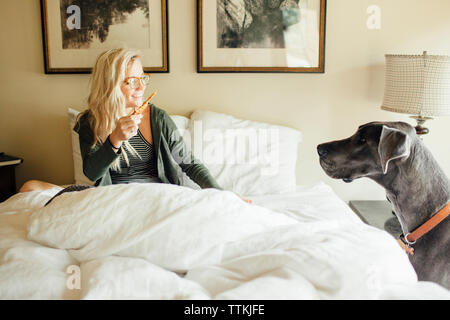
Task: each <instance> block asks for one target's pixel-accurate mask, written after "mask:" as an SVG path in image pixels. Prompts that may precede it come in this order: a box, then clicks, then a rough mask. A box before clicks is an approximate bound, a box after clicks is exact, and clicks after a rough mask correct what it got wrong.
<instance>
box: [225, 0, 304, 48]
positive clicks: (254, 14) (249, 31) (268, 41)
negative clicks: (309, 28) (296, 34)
mask: <svg viewBox="0 0 450 320" xmlns="http://www.w3.org/2000/svg"><path fill="white" fill-rule="evenodd" d="M216 1H217V47H218V48H285V47H286V44H285V36H284V32H285V30H286V29H287V28H288V27H290V26H292V25H294V24H297V23H298V22H299V10H300V8H299V2H301V1H302V0H216Z"/></svg>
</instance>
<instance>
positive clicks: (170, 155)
mask: <svg viewBox="0 0 450 320" xmlns="http://www.w3.org/2000/svg"><path fill="white" fill-rule="evenodd" d="M150 110H151V111H150V113H151V114H150V123H151V132H152V137H153V146H154V150H155V153H156V157H157V169H158V178H159V179H160V180H161V181H162V182H163V183H171V184H177V185H180V184H181V181H180V179H179V177H178V172H177V166H178V165H179V166H180V167H181V169H182V170H183V171H184V172H185V173H186V174H187V176H188V177H189V178H191V179H192V180H193V181H194V182H195V183H197V184H198V185H199V186H200V187H201V188H203V189H204V188H216V189H222V188H221V187H220V186H219V185H218V184H217V182H216V181H215V180H214V178H213V177H212V176H211V174H210V173H209V171H208V169H207V168H206V167H205V166H204V165H203V164H201V163H200V162H198V160H196V159H195V158H194V156H193V155H192V153H191V152H190V151H189V150H188V149H187V148H186V145H185V143H184V141H183V139H182V138H181V136H180V134H179V132H178V129H177V127H176V125H175V123H174V122H173V120H172V119H171V118H170V117H169V115H168V114H167V113H166V112H165V111H164V110H162V109H159V108H157V107H155V106H154V105H153V104H152V105H151V108H150ZM88 117H89V112H86V113H85V114H83V115H82V116H81V117H80V118H79V120H78V121H77V123H76V125H75V127H74V131H75V132H77V133H78V135H79V140H80V150H81V157H82V159H83V172H84V174H85V175H86V177H88V178H89V179H90V180H92V181H96V183H95V185H96V186H99V185H100V186H105V185H110V184H112V181H111V175H110V172H109V168H110V166H111V164H112V163H113V162H114V161H115V160H116V159H117V158H118V157H120V153H121V152H122V149H120V150H119V152H118V153H115V152H114V150H113V148H112V145H111V143H110V142H109V139H107V140H106V141H105V142H104V143H103V144H101V145H100V144H98V143H97V144H96V145H95V146H94V147H93V148H91V146H92V145H93V140H94V135H93V132H92V130H91V128H90V125H89V120H88ZM177 163H178V164H177Z"/></svg>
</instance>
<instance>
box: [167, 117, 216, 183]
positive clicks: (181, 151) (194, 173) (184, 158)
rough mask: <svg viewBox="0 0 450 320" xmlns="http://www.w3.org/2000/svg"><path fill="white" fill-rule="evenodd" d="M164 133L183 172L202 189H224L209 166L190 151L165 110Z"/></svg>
mask: <svg viewBox="0 0 450 320" xmlns="http://www.w3.org/2000/svg"><path fill="white" fill-rule="evenodd" d="M164 130H165V132H164V134H165V135H166V137H168V142H169V148H170V151H171V153H172V156H173V158H174V159H175V161H176V162H177V163H178V164H179V166H180V167H181V169H182V170H183V172H185V173H186V175H187V176H188V177H189V178H191V179H192V180H193V181H194V182H195V183H197V184H198V185H199V186H200V187H201V188H202V189H205V188H216V189H220V190H222V188H221V187H220V186H219V184H218V183H217V182H216V180H215V179H214V178H213V177H212V175H211V173H210V172H209V170H208V168H206V166H205V165H203V164H202V163H200V161H198V160H197V159H196V158H195V157H194V155H193V154H192V152H190V151H189V149H188V148H187V146H186V144H185V143H184V141H183V138H182V137H181V136H180V134H179V132H178V128H177V126H176V124H175V123H174V122H173V120H172V118H170V116H169V115H168V114H167V113H166V112H164Z"/></svg>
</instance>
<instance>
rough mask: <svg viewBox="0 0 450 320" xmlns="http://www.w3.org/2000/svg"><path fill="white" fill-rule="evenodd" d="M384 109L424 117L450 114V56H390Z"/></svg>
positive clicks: (387, 58)
mask: <svg viewBox="0 0 450 320" xmlns="http://www.w3.org/2000/svg"><path fill="white" fill-rule="evenodd" d="M385 57H386V70H385V71H386V75H385V87H384V99H383V105H382V106H381V109H383V110H387V111H393V112H400V113H408V114H413V115H419V116H423V117H434V116H448V115H450V56H436V55H428V54H427V53H426V52H424V54H423V55H390V54H387V55H386V56H385Z"/></svg>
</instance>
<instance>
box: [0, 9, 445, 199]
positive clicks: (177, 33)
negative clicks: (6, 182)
mask: <svg viewBox="0 0 450 320" xmlns="http://www.w3.org/2000/svg"><path fill="white" fill-rule="evenodd" d="M371 4H375V5H379V6H380V8H381V14H382V16H381V18H382V21H381V23H382V24H381V29H380V30H368V29H367V27H366V20H367V18H368V14H367V13H366V9H367V7H368V6H369V5H371ZM448 12H450V1H448V0H428V1H419V0H372V1H366V0H329V1H328V8H327V30H326V73H325V74H245V73H243V74H197V73H196V71H195V70H196V65H195V63H196V45H195V43H196V20H195V19H196V13H195V1H194V0H170V1H169V40H170V73H169V74H154V75H153V78H152V80H153V82H152V86H151V87H150V88H149V89H148V90H149V91H150V90H152V89H153V88H158V91H159V93H158V96H157V97H156V98H155V99H154V101H155V103H156V104H157V105H158V106H160V107H162V108H164V109H166V110H167V111H168V112H169V113H172V114H174V113H177V114H182V115H189V113H190V112H191V111H192V110H194V109H196V108H206V109H210V110H213V111H217V112H224V113H230V114H232V115H234V116H236V117H242V118H248V119H252V120H257V121H266V122H270V123H274V124H281V125H286V126H291V127H294V128H297V129H299V130H301V131H302V132H303V134H304V141H303V143H302V144H301V149H300V152H299V162H298V170H297V171H298V173H297V178H298V179H297V180H298V181H297V182H298V183H299V184H310V183H315V182H318V181H324V182H326V183H328V184H330V185H331V186H332V187H333V189H334V190H335V191H336V192H337V193H338V195H340V196H341V197H342V198H343V199H345V200H350V199H382V198H383V197H384V193H383V190H382V189H381V187H379V186H378V185H376V184H375V183H374V182H372V181H370V180H368V179H361V180H358V181H355V182H353V183H352V184H344V183H343V182H341V181H335V180H331V179H329V178H328V177H327V176H326V175H325V174H324V173H323V172H322V170H321V168H320V167H319V165H318V158H317V156H316V151H315V147H316V145H317V144H319V143H321V142H324V141H328V140H334V139H341V138H344V137H347V136H349V135H351V134H352V133H353V132H354V131H355V130H356V128H357V127H358V125H360V124H362V123H365V122H369V121H374V120H403V121H407V122H410V123H411V124H413V123H414V122H413V121H412V120H411V119H409V118H408V117H407V116H405V115H400V114H394V113H389V112H386V111H382V110H380V109H379V105H380V103H381V100H382V96H383V86H384V83H383V81H384V80H383V77H384V69H383V68H384V54H385V53H408V54H420V53H421V52H422V51H423V50H428V52H429V53H430V54H450V37H449V35H450V19H449V18H448ZM0 35H1V43H2V50H1V51H0V61H1V62H0V63H1V70H2V75H1V78H0V81H1V85H0V108H1V109H0V151H5V152H7V153H9V154H13V155H17V156H20V157H23V158H24V159H25V162H24V163H23V164H22V165H20V166H18V167H17V170H16V172H17V183H18V185H20V184H22V183H23V182H24V181H26V180H27V179H42V180H47V181H50V182H53V183H57V184H67V183H71V182H72V177H73V169H72V157H71V145H70V137H69V131H68V129H67V128H68V124H67V117H66V109H67V107H73V108H76V109H78V110H81V109H83V106H84V105H85V103H86V96H87V94H88V77H89V76H88V75H45V74H44V71H43V57H42V37H41V21H40V10H39V1H38V0H6V1H2V10H1V11H0ZM449 125H450V118H441V119H436V120H433V121H431V122H429V128H430V129H431V134H430V135H429V136H428V137H426V139H425V142H426V144H427V145H428V147H429V148H430V149H431V150H432V152H433V153H434V155H435V157H436V158H437V160H438V162H439V163H440V164H441V165H442V166H443V168H444V170H445V172H446V173H447V175H449V176H450V162H449V159H450V145H449V143H448V141H447V139H448V136H449V134H448V132H449V131H448V127H449Z"/></svg>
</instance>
